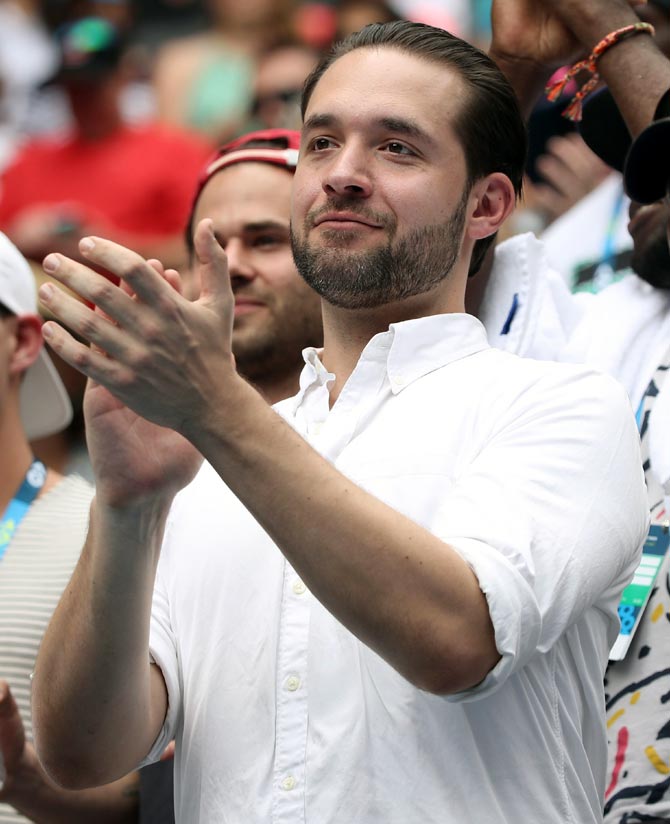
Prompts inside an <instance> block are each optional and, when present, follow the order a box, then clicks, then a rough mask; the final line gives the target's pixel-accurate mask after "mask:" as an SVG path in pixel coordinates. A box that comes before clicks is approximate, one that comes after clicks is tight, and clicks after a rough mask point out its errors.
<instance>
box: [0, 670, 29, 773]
mask: <svg viewBox="0 0 670 824" xmlns="http://www.w3.org/2000/svg"><path fill="white" fill-rule="evenodd" d="M25 741H26V737H25V731H24V728H23V721H22V719H21V714H20V713H19V708H18V707H17V705H16V701H15V700H14V696H13V695H12V692H11V690H10V689H9V684H7V682H6V681H0V752H2V756H3V760H4V764H5V768H6V767H7V766H9V765H10V764H12V763H15V762H16V761H17V760H18V758H19V756H20V755H21V753H22V752H23V748H24V746H25ZM5 777H6V776H0V778H2V780H3V781H4V778H5Z"/></svg>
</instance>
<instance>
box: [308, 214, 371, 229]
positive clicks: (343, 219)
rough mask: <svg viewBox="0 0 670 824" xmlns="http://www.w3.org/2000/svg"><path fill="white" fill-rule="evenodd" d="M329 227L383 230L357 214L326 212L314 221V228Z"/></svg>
mask: <svg viewBox="0 0 670 824" xmlns="http://www.w3.org/2000/svg"><path fill="white" fill-rule="evenodd" d="M324 224H327V225H328V228H333V227H335V226H337V227H338V228H342V229H345V228H351V227H353V226H368V227H369V228H370V229H381V228H382V226H381V225H380V224H379V223H377V222H375V221H374V220H371V219H370V218H367V217H365V216H364V215H359V214H358V213H356V212H325V213H324V214H322V215H319V216H318V217H317V218H316V219H315V220H314V226H315V227H316V226H323V225H324Z"/></svg>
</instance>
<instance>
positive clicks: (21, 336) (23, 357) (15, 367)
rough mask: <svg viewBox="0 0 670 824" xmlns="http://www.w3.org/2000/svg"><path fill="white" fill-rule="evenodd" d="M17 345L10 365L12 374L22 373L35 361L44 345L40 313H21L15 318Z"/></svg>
mask: <svg viewBox="0 0 670 824" xmlns="http://www.w3.org/2000/svg"><path fill="white" fill-rule="evenodd" d="M13 322H14V325H15V331H14V337H15V341H16V345H15V347H14V352H13V353H12V358H11V361H10V366H9V373H10V375H22V374H23V373H24V372H25V371H26V370H27V369H30V367H31V366H32V365H33V364H34V363H35V361H36V360H37V356H38V355H39V353H40V350H41V348H42V346H43V341H42V319H41V318H40V317H39V316H38V315H20V316H18V317H17V318H15V319H14V320H13Z"/></svg>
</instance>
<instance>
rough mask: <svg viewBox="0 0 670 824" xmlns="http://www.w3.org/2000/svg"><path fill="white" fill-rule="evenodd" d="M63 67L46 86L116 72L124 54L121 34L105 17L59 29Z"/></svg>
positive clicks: (85, 18) (89, 19)
mask: <svg viewBox="0 0 670 824" xmlns="http://www.w3.org/2000/svg"><path fill="white" fill-rule="evenodd" d="M56 42H57V45H58V50H59V52H60V65H59V67H58V69H57V70H56V73H55V74H54V75H53V77H51V78H49V80H47V81H46V83H45V84H43V85H50V84H53V83H62V82H67V80H68V79H80V78H82V79H84V78H85V79H95V78H97V77H102V76H104V75H106V74H109V73H110V72H111V71H113V70H114V69H115V68H116V67H117V66H118V64H119V60H120V59H121V55H122V52H123V42H122V37H121V32H120V31H119V29H118V28H117V27H116V26H115V25H114V24H113V23H110V21H109V20H105V19H104V18H102V17H82V18H80V19H79V20H75V21H74V22H71V23H66V24H64V25H63V26H61V27H60V28H59V29H57V30H56Z"/></svg>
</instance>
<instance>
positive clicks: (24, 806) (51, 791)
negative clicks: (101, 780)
mask: <svg viewBox="0 0 670 824" xmlns="http://www.w3.org/2000/svg"><path fill="white" fill-rule="evenodd" d="M30 760H31V762H32V763H30V764H28V765H27V769H25V770H23V771H22V773H21V774H20V775H18V776H17V777H16V779H15V780H14V782H13V786H12V789H11V794H10V795H9V796H8V798H7V802H8V803H10V804H11V806H12V807H14V809H16V810H17V812H19V813H21V814H22V815H24V816H25V817H26V818H28V819H30V821H34V822H35V824H91V823H92V822H95V824H136V822H137V821H138V820H139V776H138V774H137V773H131V774H130V775H127V776H125V777H124V778H122V779H120V780H119V781H114V782H113V783H111V784H108V785H106V786H104V787H96V788H95V789H90V790H77V791H69V790H63V789H61V788H60V787H58V786H57V785H56V784H54V783H53V782H52V781H51V780H50V779H49V778H48V777H47V776H46V775H45V774H44V771H43V770H42V768H41V767H40V766H39V763H38V762H37V757H36V756H35V754H34V752H33V753H31V759H30Z"/></svg>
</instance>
